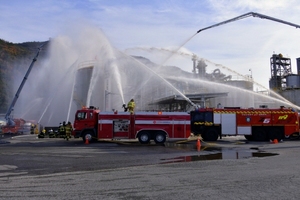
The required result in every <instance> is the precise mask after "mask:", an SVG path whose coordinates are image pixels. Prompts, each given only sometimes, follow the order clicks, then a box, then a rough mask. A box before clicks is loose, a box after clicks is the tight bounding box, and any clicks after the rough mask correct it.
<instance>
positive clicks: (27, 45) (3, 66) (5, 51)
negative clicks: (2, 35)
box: [0, 39, 47, 113]
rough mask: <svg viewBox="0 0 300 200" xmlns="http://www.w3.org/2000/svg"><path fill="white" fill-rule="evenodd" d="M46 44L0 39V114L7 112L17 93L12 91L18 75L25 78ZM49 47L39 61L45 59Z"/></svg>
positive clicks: (44, 50)
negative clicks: (13, 81) (38, 52)
mask: <svg viewBox="0 0 300 200" xmlns="http://www.w3.org/2000/svg"><path fill="white" fill-rule="evenodd" d="M43 43H44V42H24V43H18V44H14V43H11V42H7V41H5V40H2V39H0V113H4V112H6V109H7V107H8V106H9V104H10V102H11V100H12V98H13V96H14V95H15V92H16V91H13V89H12V84H13V83H12V80H13V79H14V77H15V76H16V75H18V76H19V77H24V75H25V73H24V72H26V71H27V69H28V67H29V65H30V63H31V62H32V59H33V58H34V57H35V55H36V53H37V51H38V48H39V47H40V46H41V45H42V44H43ZM46 54H47V45H45V46H44V47H43V50H42V51H41V52H40V55H39V57H38V59H43V58H45V55H46Z"/></svg>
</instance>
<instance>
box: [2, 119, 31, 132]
mask: <svg viewBox="0 0 300 200" xmlns="http://www.w3.org/2000/svg"><path fill="white" fill-rule="evenodd" d="M13 121H14V123H15V124H14V125H13V126H10V125H5V126H2V134H22V133H24V132H26V131H28V130H27V129H26V126H25V123H26V121H25V120H24V119H21V118H20V119H13Z"/></svg>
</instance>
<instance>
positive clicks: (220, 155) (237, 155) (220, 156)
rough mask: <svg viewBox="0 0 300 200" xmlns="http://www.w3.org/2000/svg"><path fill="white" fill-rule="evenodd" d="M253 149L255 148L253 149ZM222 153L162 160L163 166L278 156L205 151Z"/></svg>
mask: <svg viewBox="0 0 300 200" xmlns="http://www.w3.org/2000/svg"><path fill="white" fill-rule="evenodd" d="M252 149H253V148H252ZM216 150H218V151H221V152H218V153H211V154H206V155H191V156H180V157H176V158H170V159H162V160H163V162H162V163H161V164H166V163H176V162H192V161H203V160H225V159H248V158H252V157H268V156H276V155H279V154H276V153H267V152H264V151H257V152H253V150H252V151H251V149H250V150H246V149H222V148H207V149H205V151H212V152H213V151H216Z"/></svg>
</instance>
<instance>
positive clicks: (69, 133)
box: [65, 122, 73, 140]
mask: <svg viewBox="0 0 300 200" xmlns="http://www.w3.org/2000/svg"><path fill="white" fill-rule="evenodd" d="M65 130H66V140H69V138H71V132H72V131H73V128H72V124H71V122H68V124H66V126H65Z"/></svg>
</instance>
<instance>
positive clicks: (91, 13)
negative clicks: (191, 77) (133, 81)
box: [0, 0, 300, 86]
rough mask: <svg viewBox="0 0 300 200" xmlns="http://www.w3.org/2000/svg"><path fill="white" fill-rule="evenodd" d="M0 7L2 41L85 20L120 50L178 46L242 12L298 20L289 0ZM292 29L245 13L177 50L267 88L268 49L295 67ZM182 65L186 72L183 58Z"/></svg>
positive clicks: (128, 0)
mask: <svg viewBox="0 0 300 200" xmlns="http://www.w3.org/2000/svg"><path fill="white" fill-rule="evenodd" d="M0 10H1V12H0V27H1V31H0V38H1V39H4V40H6V41H9V42H13V43H21V42H27V41H45V40H48V39H49V38H53V37H57V36H59V35H61V34H65V32H66V27H68V26H69V24H72V23H88V24H91V25H92V26H95V27H98V28H99V29H101V30H102V31H103V32H104V33H105V35H106V36H107V37H108V39H109V40H110V42H111V43H112V44H113V46H115V47H116V48H118V49H120V50H121V51H125V50H126V49H128V48H135V47H149V48H151V47H155V48H174V47H178V46H181V45H182V44H184V43H185V42H186V41H187V39H188V38H190V37H191V36H192V35H193V34H195V33H196V32H197V31H198V30H199V29H201V28H204V27H207V26H210V25H213V24H216V23H219V22H221V21H224V20H227V19H230V18H233V17H236V16H239V15H242V14H245V13H248V12H257V13H261V14H264V15H268V16H271V17H275V18H279V19H282V20H285V21H289V22H292V23H295V24H300V14H299V10H300V4H299V2H298V1H297V0H277V1H274V0H263V1H262V0H201V1H200V0H188V1H186V0H166V1H162V0H148V1H146V0H81V1H80V0H26V1H24V0H0ZM78 31H80V30H78ZM299 35H300V29H296V28H294V27H291V26H287V25H283V24H279V23H277V22H273V21H269V20H265V19H259V18H253V17H249V18H245V19H242V20H239V21H236V22H233V23H230V24H226V25H223V26H220V27H216V28H212V29H209V30H206V31H203V32H201V33H199V34H197V35H196V36H194V37H193V38H192V39H191V40H190V41H188V42H187V43H186V44H185V45H184V46H183V49H184V51H187V52H189V53H193V54H196V55H197V56H198V57H200V58H204V59H208V60H210V61H212V62H214V63H217V64H221V65H223V66H226V67H228V68H230V69H233V70H234V71H237V72H238V73H240V74H249V69H251V70H252V73H253V74H252V75H253V78H254V80H255V81H257V82H258V83H260V84H262V85H264V86H268V80H269V78H270V57H271V56H272V54H273V53H282V54H283V55H284V56H286V57H290V58H291V59H292V67H293V72H294V73H296V63H295V59H296V58H298V57H300V48H299V46H300V40H299V39H298V38H299ZM186 65H189V68H187V69H186V70H187V71H188V70H189V71H191V65H192V64H191V62H190V63H189V64H186ZM179 67H182V66H179ZM182 68H185V67H182ZM225 73H226V72H225Z"/></svg>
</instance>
